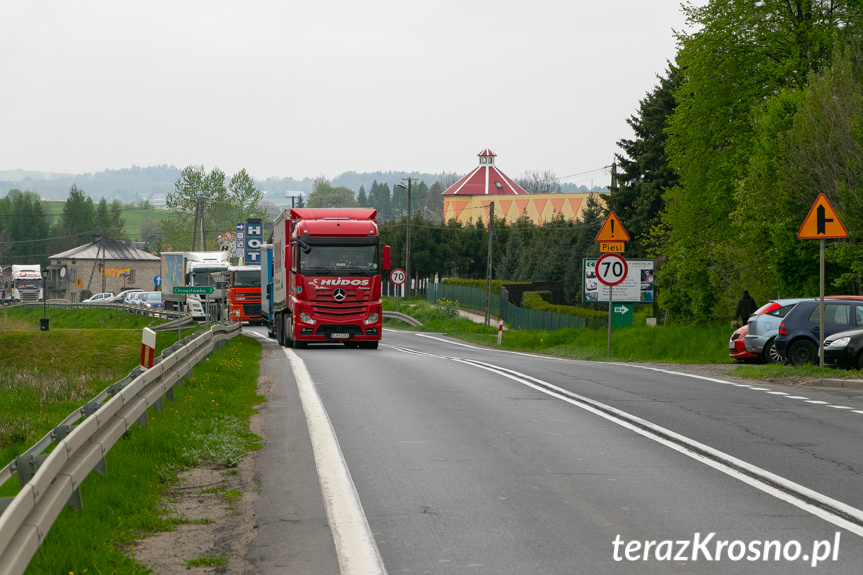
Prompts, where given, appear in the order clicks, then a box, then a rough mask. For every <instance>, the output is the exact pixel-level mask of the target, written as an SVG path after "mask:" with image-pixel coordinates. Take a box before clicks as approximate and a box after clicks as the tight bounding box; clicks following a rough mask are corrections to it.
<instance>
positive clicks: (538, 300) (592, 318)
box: [521, 291, 608, 328]
mask: <svg viewBox="0 0 863 575" xmlns="http://www.w3.org/2000/svg"><path fill="white" fill-rule="evenodd" d="M542 294H547V297H548V298H549V299H550V298H551V292H536V291H526V292H524V294H522V296H521V307H523V308H524V309H533V310H536V311H547V312H550V313H558V314H560V315H568V316H573V317H580V318H584V319H586V320H587V326H588V327H593V328H600V327H606V326H607V325H608V312H607V311H600V310H595V309H586V308H583V307H575V306H571V305H554V304H551V303H548V302H547V301H546V300H545V299H544V298H543V297H542Z"/></svg>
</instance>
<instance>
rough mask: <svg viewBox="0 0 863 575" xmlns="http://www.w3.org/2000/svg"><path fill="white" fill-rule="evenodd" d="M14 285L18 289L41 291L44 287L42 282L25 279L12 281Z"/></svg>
mask: <svg viewBox="0 0 863 575" xmlns="http://www.w3.org/2000/svg"><path fill="white" fill-rule="evenodd" d="M12 285H13V286H14V287H16V288H33V289H39V288H41V287H42V280H41V279H36V278H24V279H17V280H12Z"/></svg>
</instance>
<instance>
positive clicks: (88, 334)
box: [0, 307, 191, 466]
mask: <svg viewBox="0 0 863 575" xmlns="http://www.w3.org/2000/svg"><path fill="white" fill-rule="evenodd" d="M53 311H55V312H58V313H57V316H56V319H57V321H56V322H52V323H54V325H52V327H51V329H50V330H49V331H44V332H43V331H39V330H38V327H36V328H32V325H33V324H34V323H35V324H36V325H37V326H38V318H39V317H41V312H42V310H41V308H38V309H37V308H30V307H22V308H7V309H4V310H0V326H6V327H5V329H0V466H5V465H6V464H8V463H9V462H10V461H12V459H14V458H15V457H16V456H17V455H20V454H21V453H23V452H24V451H25V450H26V449H27V448H29V447H30V446H31V445H33V444H34V443H36V441H38V440H39V439H40V438H42V437H43V436H44V435H45V434H46V433H48V431H50V430H51V429H53V428H54V427H55V426H56V425H57V424H59V423H60V422H61V421H62V420H63V419H64V418H65V417H66V416H67V415H69V414H70V413H72V412H73V411H75V410H76V409H78V408H79V407H81V406H82V405H83V404H84V403H86V402H87V401H89V400H90V399H92V398H93V397H95V396H96V395H97V394H98V393H99V392H101V391H102V390H103V389H105V388H106V387H107V386H108V385H110V384H112V383H114V382H115V381H118V380H120V379H122V378H124V377H125V376H126V375H128V374H129V372H130V371H131V370H132V369H133V368H134V367H135V366H136V365H138V364H139V363H140V359H141V330H142V329H143V327H145V326H147V325H153V324H154V320H152V319H149V318H145V317H142V316H137V315H133V314H130V313H125V312H122V311H114V310H105V309H92V310H90V309H88V310H53ZM34 312H37V313H36V315H35V316H34V315H33V314H34ZM60 312H62V313H60ZM34 317H35V320H34ZM156 323H161V322H160V321H158V320H157V321H156ZM8 326H15V327H14V328H13V327H8ZM22 326H28V327H23V328H22ZM99 326H104V327H99ZM114 326H119V328H116V327H114ZM189 333H191V330H186V332H185V333H184V335H188V334H189ZM177 338H178V334H177V333H176V332H166V333H158V334H157V336H156V354H157V355H158V354H160V353H161V352H162V350H163V349H164V348H165V347H168V346H170V345H172V344H174V343H175V342H176V341H177Z"/></svg>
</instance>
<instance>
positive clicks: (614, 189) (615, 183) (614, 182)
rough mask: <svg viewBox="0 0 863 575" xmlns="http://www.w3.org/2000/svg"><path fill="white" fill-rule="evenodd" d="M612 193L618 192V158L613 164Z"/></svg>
mask: <svg viewBox="0 0 863 575" xmlns="http://www.w3.org/2000/svg"><path fill="white" fill-rule="evenodd" d="M609 191H610V192H611V193H614V192H616V191H617V158H615V159H614V160H613V161H612V162H611V190H609Z"/></svg>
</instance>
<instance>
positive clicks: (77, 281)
mask: <svg viewBox="0 0 863 575" xmlns="http://www.w3.org/2000/svg"><path fill="white" fill-rule="evenodd" d="M75 285H76V286H82V285H84V282H82V281H81V278H78V279H76V280H75Z"/></svg>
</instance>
